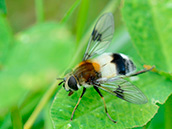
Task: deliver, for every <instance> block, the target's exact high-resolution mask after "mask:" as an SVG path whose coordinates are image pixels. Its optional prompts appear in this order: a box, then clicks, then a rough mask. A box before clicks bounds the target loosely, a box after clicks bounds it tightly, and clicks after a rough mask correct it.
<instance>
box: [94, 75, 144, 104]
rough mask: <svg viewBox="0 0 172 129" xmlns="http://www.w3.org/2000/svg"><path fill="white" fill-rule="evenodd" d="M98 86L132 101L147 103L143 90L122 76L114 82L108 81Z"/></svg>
mask: <svg viewBox="0 0 172 129" xmlns="http://www.w3.org/2000/svg"><path fill="white" fill-rule="evenodd" d="M97 87H99V88H101V89H102V90H104V91H107V92H109V93H111V94H113V95H115V96H117V97H119V98H121V99H123V100H126V101H128V102H131V103H135V104H145V103H147V98H146V96H145V95H144V94H143V93H142V91H140V90H139V89H138V88H137V87H136V86H134V85H133V84H131V83H130V82H128V81H127V80H124V79H122V78H121V79H119V80H116V81H114V82H108V81H106V82H104V83H102V84H100V85H97Z"/></svg>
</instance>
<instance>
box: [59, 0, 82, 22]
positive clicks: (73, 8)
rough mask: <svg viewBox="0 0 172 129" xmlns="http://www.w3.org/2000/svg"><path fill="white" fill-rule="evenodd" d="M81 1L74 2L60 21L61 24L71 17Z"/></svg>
mask: <svg viewBox="0 0 172 129" xmlns="http://www.w3.org/2000/svg"><path fill="white" fill-rule="evenodd" d="M80 2H81V0H76V1H75V2H74V3H73V5H72V6H71V8H70V9H69V10H68V11H67V12H66V14H65V15H64V17H63V18H62V20H61V23H66V21H67V20H68V19H69V17H70V16H71V15H72V13H73V12H74V11H75V9H76V8H77V7H78V5H79V4H80Z"/></svg>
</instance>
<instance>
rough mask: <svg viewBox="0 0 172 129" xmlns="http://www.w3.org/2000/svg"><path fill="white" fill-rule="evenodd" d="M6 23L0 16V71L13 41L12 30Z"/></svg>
mask: <svg viewBox="0 0 172 129" xmlns="http://www.w3.org/2000/svg"><path fill="white" fill-rule="evenodd" d="M7 23H8V22H7V20H6V18H5V17H4V16H2V15H0V30H1V31H0V70H2V68H3V67H4V66H3V65H4V62H5V60H6V59H7V53H8V52H9V49H10V45H11V43H12V40H13V36H12V30H11V28H10V27H9V25H8V24H7Z"/></svg>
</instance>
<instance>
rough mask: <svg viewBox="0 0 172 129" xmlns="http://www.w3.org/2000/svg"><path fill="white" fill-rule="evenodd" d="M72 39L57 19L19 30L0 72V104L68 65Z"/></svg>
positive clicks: (44, 82)
mask: <svg viewBox="0 0 172 129" xmlns="http://www.w3.org/2000/svg"><path fill="white" fill-rule="evenodd" d="M64 35H65V36H66V38H62V37H64ZM72 43H73V38H72V37H71V35H70V33H69V32H68V30H67V29H65V28H64V27H63V26H60V25H59V24H56V23H45V24H40V25H37V26H34V27H32V28H31V29H29V30H26V31H25V32H21V33H20V34H18V35H17V36H16V42H15V44H16V45H15V46H14V47H13V50H11V51H10V53H9V55H8V60H7V61H6V64H5V67H4V69H3V70H2V72H1V73H0V86H1V87H0V101H1V103H0V108H4V107H7V106H9V107H10V106H11V105H13V104H15V103H16V102H18V101H19V100H21V98H22V97H24V95H25V94H26V93H27V91H29V90H33V91H36V90H40V89H42V88H45V87H47V86H48V85H50V84H51V83H52V82H53V81H54V80H55V78H57V76H59V75H58V73H61V72H62V71H64V70H65V68H66V67H67V66H68V63H69V61H70V60H69V59H70V58H71V53H72V51H73V49H72V48H74V47H73V44H72ZM62 54H63V55H64V57H65V59H64V57H63V56H62ZM7 93H8V94H7ZM9 94H10V96H9ZM4 98H5V99H4Z"/></svg>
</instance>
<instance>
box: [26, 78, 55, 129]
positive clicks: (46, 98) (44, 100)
mask: <svg viewBox="0 0 172 129" xmlns="http://www.w3.org/2000/svg"><path fill="white" fill-rule="evenodd" d="M57 85H58V81H56V82H54V83H53V84H52V86H51V87H50V89H49V90H48V91H47V92H46V93H45V94H44V96H43V98H42V99H41V101H40V102H39V104H38V105H37V107H36V108H35V110H34V111H33V113H32V114H31V116H30V117H29V119H28V120H27V122H26V123H25V125H24V129H30V128H31V126H32V125H33V123H34V121H35V120H36V118H37V116H38V115H39V113H40V112H41V110H42V109H43V107H44V106H45V104H46V103H47V102H48V101H49V100H50V98H51V97H52V96H53V95H54V93H55V91H56V90H57Z"/></svg>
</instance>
